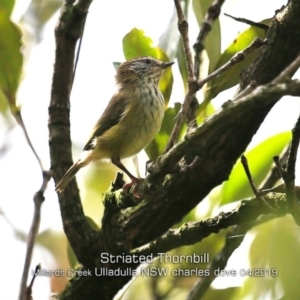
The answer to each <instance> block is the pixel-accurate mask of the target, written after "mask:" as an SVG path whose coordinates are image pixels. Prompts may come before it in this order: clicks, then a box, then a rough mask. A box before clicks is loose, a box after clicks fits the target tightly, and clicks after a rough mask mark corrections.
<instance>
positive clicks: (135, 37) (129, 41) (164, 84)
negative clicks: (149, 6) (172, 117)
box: [123, 28, 173, 106]
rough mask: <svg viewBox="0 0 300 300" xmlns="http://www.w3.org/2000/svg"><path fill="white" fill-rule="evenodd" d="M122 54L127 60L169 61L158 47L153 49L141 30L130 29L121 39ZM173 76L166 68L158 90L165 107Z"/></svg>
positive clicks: (149, 39)
mask: <svg viewBox="0 0 300 300" xmlns="http://www.w3.org/2000/svg"><path fill="white" fill-rule="evenodd" d="M123 52H124V55H125V58H126V59H127V60H130V59H133V58H136V57H142V56H151V57H153V58H156V59H159V60H161V61H170V60H169V58H168V56H167V55H166V54H165V52H164V51H163V50H162V49H160V48H159V47H154V46H153V42H152V40H151V38H149V37H147V36H145V34H144V31H143V30H139V29H136V28H134V29H132V30H131V31H130V32H129V33H128V34H126V35H125V36H124V38H123ZM172 85H173V75H172V69H171V68H168V69H167V70H166V71H165V72H164V74H163V76H162V78H161V80H160V82H159V88H160V90H161V92H162V93H163V95H164V98H165V103H166V106H167V104H168V102H169V99H170V95H171V92H172Z"/></svg>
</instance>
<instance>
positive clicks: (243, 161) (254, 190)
mask: <svg viewBox="0 0 300 300" xmlns="http://www.w3.org/2000/svg"><path fill="white" fill-rule="evenodd" d="M241 163H242V165H243V167H244V170H245V173H246V175H247V178H248V181H249V184H250V186H251V189H252V191H253V193H254V195H255V196H256V198H257V199H259V200H260V201H261V202H262V203H263V204H264V205H266V206H267V207H268V208H269V209H270V210H271V211H272V212H273V213H275V214H277V211H276V210H275V209H274V208H273V207H272V206H271V205H270V204H269V203H268V202H267V201H266V200H265V198H264V197H263V196H262V195H261V194H260V193H259V190H258V189H257V188H256V186H255V183H254V180H253V177H252V175H251V172H250V169H249V165H248V160H247V158H246V156H245V155H242V157H241Z"/></svg>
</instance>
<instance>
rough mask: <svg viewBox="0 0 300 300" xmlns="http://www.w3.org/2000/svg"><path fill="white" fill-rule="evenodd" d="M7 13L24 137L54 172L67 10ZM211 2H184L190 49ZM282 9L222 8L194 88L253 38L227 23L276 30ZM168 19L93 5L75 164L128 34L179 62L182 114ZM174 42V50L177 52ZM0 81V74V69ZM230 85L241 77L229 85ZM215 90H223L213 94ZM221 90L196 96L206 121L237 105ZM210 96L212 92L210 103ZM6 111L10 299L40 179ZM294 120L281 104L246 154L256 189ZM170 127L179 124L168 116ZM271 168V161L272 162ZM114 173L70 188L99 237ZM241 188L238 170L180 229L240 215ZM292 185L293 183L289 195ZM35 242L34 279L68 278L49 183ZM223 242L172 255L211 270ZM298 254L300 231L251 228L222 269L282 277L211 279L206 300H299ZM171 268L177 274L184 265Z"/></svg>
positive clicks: (150, 5)
mask: <svg viewBox="0 0 300 300" xmlns="http://www.w3.org/2000/svg"><path fill="white" fill-rule="evenodd" d="M3 1H4V0H3ZM7 1H8V2H10V3H11V5H10V4H9V5H10V6H11V7H12V12H11V15H10V19H11V21H12V22H13V23H14V24H15V25H16V26H17V27H18V28H19V30H20V31H21V38H22V47H21V53H22V56H23V66H22V71H21V78H20V82H19V87H18V89H17V94H16V107H18V109H19V110H20V111H21V114H22V117H23V120H24V124H25V126H26V129H27V131H28V134H29V137H30V139H31V142H32V144H33V147H34V148H35V150H36V152H37V154H38V155H39V157H40V159H41V161H42V164H43V167H44V169H49V168H50V159H49V148H48V127H47V122H48V105H49V100H50V89H51V79H52V72H53V63H54V53H55V40H54V29H55V25H56V23H57V20H58V17H59V10H60V7H61V5H62V1H59V0H15V1H13V0H6V1H4V2H3V4H1V2H0V13H2V12H3V11H4V8H5V7H6V5H7V4H6V2H7ZM8 2H7V3H8ZM211 2H212V1H202V0H194V1H191V2H188V1H182V3H183V4H188V6H185V7H186V11H188V22H189V25H190V41H191V44H192V45H193V44H194V42H195V41H196V38H197V35H198V32H199V23H201V18H202V19H203V14H204V13H205V10H204V8H205V7H208V6H209V3H211ZM285 4H286V1H283V0H273V1H259V0H252V1H243V0H227V1H225V3H224V5H223V7H222V13H221V15H220V22H217V24H216V25H214V26H217V27H216V28H214V30H213V31H212V33H211V36H210V41H209V42H210V43H211V44H210V46H208V47H207V49H210V48H209V47H212V48H213V49H214V50H216V53H217V54H214V56H212V55H210V53H204V62H203V67H202V70H201V76H202V77H204V76H205V75H206V74H207V73H208V72H209V70H210V71H212V70H213V69H214V68H215V66H216V65H217V64H218V62H219V61H220V60H221V59H224V55H225V54H226V55H227V56H228V55H229V54H230V53H231V52H230V51H233V52H232V53H231V54H230V55H232V54H234V51H238V49H235V50H232V43H233V42H234V41H235V40H236V39H237V38H238V37H239V38H240V39H241V40H242V41H243V42H244V43H246V42H245V40H244V39H245V35H244V36H243V34H244V33H245V32H246V31H247V30H249V25H246V24H244V23H240V22H236V21H234V20H232V19H230V18H228V17H226V16H224V12H225V13H228V14H230V15H233V16H236V17H242V18H247V19H250V20H252V21H255V22H260V21H262V20H266V19H270V18H272V17H273V16H274V14H275V10H276V9H280V8H281V6H282V5H285ZM201 8H202V11H201V10H200V9H201ZM196 9H197V12H196V13H195V11H196ZM173 13H174V2H173V1H160V0H152V1H147V0H144V1H141V0H127V1H122V0H111V1H94V2H93V3H92V5H91V7H90V11H89V14H88V17H87V22H86V26H85V31H84V37H83V42H82V47H81V52H80V59H79V63H78V67H77V71H76V77H75V82H74V86H73V90H72V93H71V135H72V139H73V145H74V147H73V154H74V159H75V160H76V159H77V158H78V156H79V154H80V152H81V150H82V148H83V146H84V144H85V142H86V140H87V138H88V137H89V135H90V131H91V129H92V128H93V126H94V124H95V122H96V121H97V119H98V118H99V116H100V115H101V113H102V111H103V110H104V108H105V107H106V105H107V103H108V101H109V100H110V98H111V96H112V95H113V93H114V92H115V91H116V86H115V81H114V75H115V67H114V64H113V63H114V62H123V61H125V58H126V55H125V56H124V52H125V53H126V46H124V44H123V43H122V41H123V38H124V37H125V36H127V37H128V35H129V37H130V34H134V33H137V32H138V35H139V36H143V35H144V36H146V37H149V38H150V39H151V40H152V43H153V47H156V46H157V45H160V46H162V44H163V42H166V41H168V45H169V46H170V45H171V46H170V48H169V49H163V50H164V51H165V53H167V54H168V55H169V58H170V59H171V60H173V59H174V60H175V62H176V64H175V65H174V66H173V67H172V72H173V79H174V81H173V87H172V94H171V96H170V100H169V104H168V105H169V107H171V108H173V107H174V105H175V103H177V102H181V103H182V101H183V99H184V94H185V85H184V74H183V72H182V70H181V71H180V69H179V68H178V66H181V65H182V64H183V61H182V59H181V61H180V59H179V58H178V59H177V56H176V54H175V52H174V51H175V50H176V49H177V47H178V41H179V36H178V33H177V26H176V23H177V21H176V19H173V23H172V19H171V18H172V16H173ZM170 20H171V22H170ZM174 20H175V22H174ZM1 24H2V23H1ZM1 24H0V46H1V40H2V39H6V38H7V36H5V31H3V30H2V29H1ZM171 25H172V27H171ZM134 28H136V29H134ZM170 28H173V30H170ZM133 29H134V30H135V31H133ZM137 29H138V31H136V30H137ZM142 31H143V33H142ZM163 33H165V34H164V35H163ZM171 33H172V34H171ZM247 34H248V35H250V37H249V36H247V38H248V39H249V41H250V42H251V40H252V36H251V34H253V33H249V31H248V32H247V33H246V35H247ZM214 41H215V44H214ZM249 41H248V43H249ZM172 42H173V43H174V44H175V46H172ZM246 45H247V44H246ZM230 47H231V48H230ZM228 49H229V50H230V49H231V50H230V51H229V50H228ZM226 51H227V52H226ZM172 53H173V54H172ZM211 53H212V52H211ZM228 53H229V54H228ZM222 55H223V56H222ZM172 56H173V57H172ZM1 59H3V57H2V58H1V50H0V60H1ZM212 60H214V65H213V64H212ZM0 72H4V70H1V69H0ZM236 72H237V71H236ZM296 76H297V75H296ZM298 77H299V73H298ZM237 80H238V76H237V79H236V83H237ZM215 87H220V88H219V90H218V91H215V90H214V88H215ZM228 87H230V86H226V84H225V85H224V84H223V85H222V83H221V82H217V81H216V82H213V83H211V85H208V86H207V87H206V89H204V90H203V91H200V92H199V93H198V94H197V97H198V99H199V100H200V101H201V100H203V99H207V97H211V99H213V100H212V102H211V104H210V106H209V111H210V112H209V114H210V113H213V112H214V111H215V110H217V109H218V108H220V106H221V105H222V103H224V102H225V101H227V100H228V99H230V98H232V97H233V95H234V93H235V91H236V87H235V86H233V87H230V88H228ZM227 88H228V89H227ZM217 89H218V88H217ZM211 90H214V91H215V92H214V93H212V94H210V91H211ZM5 101H6V99H5V97H3V95H2V96H1V97H0V183H1V189H0V211H1V215H0V228H1V230H0V239H1V245H2V246H1V248H0V263H1V266H2V272H0V282H2V283H5V284H2V288H1V298H2V299H16V297H17V295H18V290H19V284H20V279H21V274H22V268H23V264H24V257H25V251H26V235H27V233H28V231H29V228H30V224H31V221H32V215H33V196H34V193H35V192H36V191H38V190H39V188H40V186H41V183H42V175H41V169H40V167H39V164H38V162H37V160H36V158H35V157H34V155H33V153H32V151H31V149H30V148H29V146H28V144H27V141H26V139H25V137H24V133H23V131H22V129H21V128H20V126H18V125H17V124H16V121H15V119H14V117H13V116H12V114H11V113H10V110H9V106H8V105H7V103H6V102H5ZM299 113H300V107H299V101H298V100H297V99H295V98H290V97H286V98H285V99H283V100H281V101H280V102H279V103H278V104H277V105H276V106H275V107H274V108H273V110H272V111H271V113H270V114H269V116H268V117H267V118H266V120H265V121H264V123H263V125H262V126H261V128H260V130H259V131H258V133H257V134H256V135H255V137H254V139H253V141H252V143H251V145H249V151H250V154H249V156H247V157H248V159H249V165H250V169H252V171H253V176H254V177H255V178H256V179H257V180H258V182H257V184H259V183H261V182H262V181H263V179H264V178H265V176H266V174H267V172H268V170H269V168H270V166H271V163H272V156H274V155H277V154H280V153H281V152H282V151H283V150H284V148H285V147H286V146H287V144H288V142H289V140H290V138H291V135H290V133H288V131H290V130H291V129H292V127H293V125H294V124H295V122H296V119H297V117H298V115H299ZM171 115H172V116H173V118H174V114H171ZM148 154H149V153H148ZM150 156H151V155H150ZM147 157H148V156H147V154H146V153H145V152H143V153H141V154H139V156H138V165H139V168H140V169H139V170H138V171H139V173H140V174H141V176H144V172H145V170H144V165H145V161H146V160H147V159H148V158H147ZM266 157H267V158H270V160H269V161H267V162H266V160H267V159H266ZM250 158H251V159H250ZM126 163H127V166H128V167H129V168H132V170H133V172H135V171H136V168H135V165H134V162H133V160H132V159H127V160H126ZM298 169H299V168H298ZM116 171H117V169H116V168H115V167H113V166H112V165H111V164H105V163H99V164H97V165H92V166H88V167H86V168H84V169H83V170H81V171H80V172H79V173H78V176H77V180H78V184H79V188H80V192H81V196H82V201H83V205H84V209H85V213H86V215H87V216H89V217H91V218H92V219H93V220H94V221H95V223H96V224H98V225H99V226H100V224H101V222H100V221H101V215H102V211H103V204H102V194H103V193H104V192H105V191H106V190H107V189H108V187H109V185H110V183H111V181H112V180H113V179H114V177H115V174H116ZM245 178H246V177H245V175H243V172H242V170H241V166H240V165H239V166H236V168H235V173H233V174H232V177H231V178H230V180H229V181H228V182H227V183H225V184H224V185H223V186H221V187H218V188H216V189H215V190H214V191H213V192H212V194H211V195H210V196H209V197H208V198H207V199H205V200H204V201H203V202H202V203H201V204H200V205H199V207H197V208H196V209H195V210H194V211H192V212H191V213H190V215H188V216H187V217H186V219H185V220H184V221H189V220H200V219H202V218H206V217H209V216H213V215H215V214H216V213H218V212H219V211H224V210H229V209H232V208H234V207H236V205H238V202H237V201H238V200H239V199H242V198H245V197H250V196H251V195H252V194H251V192H250V189H249V187H248V184H247V181H246V179H245ZM298 180H299V179H298V177H297V178H296V183H297V182H298ZM187 197H188V195H187ZM39 232H40V233H39V235H38V238H37V243H36V246H35V249H34V255H33V259H32V267H31V270H34V268H35V266H36V265H37V264H38V263H41V265H42V268H43V269H47V270H54V269H63V270H66V269H67V268H69V262H68V258H67V250H66V249H67V242H66V239H65V236H64V233H63V230H62V223H61V217H60V210H59V205H58V198H57V195H56V193H55V192H54V183H53V181H52V180H51V181H50V182H49V184H48V187H47V190H46V193H45V202H44V204H43V206H42V218H41V225H40V231H39ZM224 236H225V232H221V233H220V234H218V235H213V236H210V237H209V238H207V239H205V240H204V241H203V242H202V243H198V244H196V245H194V246H191V247H183V248H180V249H176V250H174V253H173V254H176V253H177V254H189V253H200V252H206V253H210V257H211V258H212V257H213V255H214V254H215V253H217V252H218V251H219V250H220V249H221V248H222V246H223V244H224ZM299 250H300V244H299V229H298V228H297V227H296V225H295V224H294V222H293V221H292V220H291V218H290V217H289V216H287V217H284V218H279V219H276V220H274V221H270V222H266V223H264V224H262V225H260V226H257V227H255V228H254V229H253V230H251V231H250V232H249V233H247V236H246V237H245V239H244V242H243V243H242V245H241V246H240V247H239V248H238V249H237V250H236V251H235V252H234V254H233V255H232V257H231V258H230V260H229V263H228V265H227V269H228V270H232V269H235V270H240V269H241V268H244V269H246V268H249V267H256V268H276V269H278V276H276V277H275V278H270V277H265V278H250V277H246V276H245V277H241V276H237V277H235V278H232V277H230V276H225V277H223V278H218V279H217V280H215V282H214V284H213V288H211V290H210V291H209V292H208V294H207V296H206V299H214V297H218V295H219V294H218V292H219V291H222V293H223V294H222V295H223V296H222V299H279V298H280V297H282V296H283V295H284V294H286V293H287V294H289V295H290V297H291V298H289V299H296V298H292V297H293V295H294V296H295V295H299V286H297V284H296V282H299V272H298V270H299V267H300V263H299V262H298V261H299V259H298V253H299ZM167 267H168V268H170V269H171V268H178V267H179V265H176V266H174V265H173V266H167ZM182 267H184V268H187V269H189V268H194V267H195V265H185V266H182ZM201 268H203V269H204V268H206V265H201ZM31 277H32V274H30V275H29V279H31ZM196 279H197V278H195V277H193V276H192V277H185V278H180V277H177V278H174V277H173V278H172V277H171V276H166V277H161V278H156V277H149V278H147V277H139V278H137V279H136V280H135V281H134V282H133V284H132V285H131V286H130V287H129V288H128V290H127V291H126V293H125V294H124V296H123V297H124V298H123V299H159V298H158V295H164V296H163V297H161V298H160V299H185V296H186V294H187V293H188V291H189V289H190V288H191V287H192V286H193V284H194V283H195V281H196ZM67 280H68V278H67V277H51V278H49V277H41V276H40V277H38V278H37V279H36V281H35V284H34V288H33V296H34V299H41V300H42V299H49V295H50V294H51V293H57V292H59V291H61V290H62V289H63V288H64V286H65V284H66V282H67ZM138 295H139V296H138ZM219 299H220V298H219ZM286 299H287V298H286Z"/></svg>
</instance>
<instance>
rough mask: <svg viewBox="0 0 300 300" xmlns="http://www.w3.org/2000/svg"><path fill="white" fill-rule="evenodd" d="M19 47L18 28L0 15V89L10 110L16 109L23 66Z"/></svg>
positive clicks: (5, 16) (19, 36)
mask: <svg viewBox="0 0 300 300" xmlns="http://www.w3.org/2000/svg"><path fill="white" fill-rule="evenodd" d="M21 46H22V44H21V32H20V30H19V28H18V27H17V26H16V25H15V24H14V23H12V22H11V21H10V20H9V17H8V15H5V14H0V88H1V90H2V92H3V94H4V95H5V96H6V98H7V99H8V101H9V104H10V107H11V109H12V110H15V109H16V92H17V88H18V86H19V81H20V77H21V71H22V65H23V56H22V54H21V52H20V48H21Z"/></svg>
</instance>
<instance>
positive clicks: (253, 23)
mask: <svg viewBox="0 0 300 300" xmlns="http://www.w3.org/2000/svg"><path fill="white" fill-rule="evenodd" d="M224 15H225V16H226V17H229V18H232V19H233V20H235V21H238V22H242V23H245V24H248V25H251V26H253V27H257V28H260V29H263V30H268V29H269V26H268V25H266V24H263V23H257V22H253V21H251V20H248V19H245V18H237V17H234V16H231V15H229V14H226V13H224Z"/></svg>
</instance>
